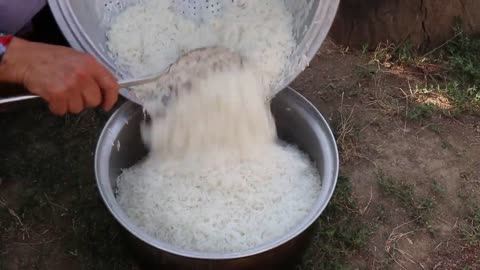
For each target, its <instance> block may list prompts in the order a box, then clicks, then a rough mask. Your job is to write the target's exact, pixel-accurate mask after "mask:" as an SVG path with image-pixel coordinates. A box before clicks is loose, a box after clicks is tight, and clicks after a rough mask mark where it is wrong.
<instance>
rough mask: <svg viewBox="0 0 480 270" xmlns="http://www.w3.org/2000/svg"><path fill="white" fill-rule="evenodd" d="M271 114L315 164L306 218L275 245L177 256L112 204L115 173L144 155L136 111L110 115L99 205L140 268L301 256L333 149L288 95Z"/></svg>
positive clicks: (264, 265) (230, 265) (232, 265)
mask: <svg viewBox="0 0 480 270" xmlns="http://www.w3.org/2000/svg"><path fill="white" fill-rule="evenodd" d="M271 108H272V112H273V115H274V118H275V122H276V125H277V129H278V134H279V136H280V138H281V139H283V140H285V141H287V142H290V143H293V144H296V145H298V146H299V147H300V149H302V150H303V151H305V152H306V153H307V154H308V155H309V156H310V157H311V159H312V160H313V161H314V162H315V164H316V166H317V168H318V170H319V172H320V176H321V180H322V189H321V192H320V194H319V196H318V200H317V202H316V203H315V205H314V207H313V208H312V211H311V213H310V214H309V215H308V216H307V217H305V219H304V220H303V222H302V223H301V224H298V226H297V227H296V228H294V229H293V230H291V231H290V232H288V233H287V234H285V235H284V236H283V237H282V238H281V239H277V240H276V241H274V242H271V243H267V244H264V245H262V246H259V247H256V248H253V249H250V250H246V251H244V252H238V253H231V254H204V253H200V252H191V251H185V250H181V249H179V248H176V247H174V246H172V245H169V244H168V243H164V242H162V241H158V240H156V239H154V238H152V237H150V236H149V235H147V234H146V233H145V232H143V231H142V230H141V229H140V228H138V227H137V226H136V225H134V224H133V223H132V222H131V221H130V220H129V218H128V217H127V216H126V214H125V213H124V212H123V210H122V209H121V208H120V206H119V205H118V203H117V201H116V200H115V189H116V179H117V177H118V175H119V174H120V173H121V169H123V168H128V167H131V166H132V165H134V164H135V163H137V162H138V161H139V160H140V159H142V158H143V157H144V156H145V155H146V154H147V149H146V148H145V146H144V145H143V143H142V140H141V136H140V128H139V126H140V123H141V122H142V121H143V119H144V113H143V110H142V108H141V107H140V106H138V105H136V104H134V103H130V102H128V103H126V104H124V105H123V106H122V107H120V108H119V109H118V110H117V111H116V112H115V113H114V115H113V116H112V117H111V119H110V120H109V121H108V123H107V125H106V126H105V128H104V130H103V132H102V134H101V136H100V140H99V142H98V145H97V150H96V154H95V174H96V178H97V185H98V189H99V191H100V193H101V196H102V198H103V201H104V202H105V205H106V206H107V208H108V209H109V210H110V212H111V213H112V215H113V216H114V217H115V219H116V220H117V221H118V222H119V223H120V224H121V225H122V226H123V228H125V230H126V231H127V232H128V234H129V235H130V236H131V237H130V238H131V240H132V241H131V244H132V247H134V248H133V250H134V251H135V252H136V253H137V254H138V255H139V256H140V257H141V258H142V259H141V261H142V262H145V263H148V265H149V266H150V267H151V266H152V265H153V266H155V267H158V268H159V269H182V270H184V269H219V270H220V269H221V270H230V269H235V270H236V269H242V270H243V269H248V270H250V269H262V270H263V269H280V268H282V266H285V265H287V264H286V263H287V261H291V260H292V259H293V258H296V257H297V256H296V255H298V253H300V252H301V251H303V248H304V247H305V245H306V243H308V239H309V233H308V232H309V228H310V227H311V225H312V224H313V223H314V222H315V220H316V219H317V218H318V217H319V216H320V214H321V213H322V212H323V210H324V209H325V207H326V206H327V204H328V202H329V200H330V198H331V196H332V194H333V192H334V189H335V185H336V181H337V176H338V167H339V159H338V151H337V146H336V143H335V139H334V137H333V135H332V132H331V130H330V128H329V126H328V124H327V122H326V121H325V119H324V118H323V117H322V115H321V114H320V113H319V112H318V110H317V109H316V108H315V107H314V106H313V105H312V104H311V103H310V102H309V101H308V100H306V99H305V98H304V97H303V96H301V95H300V94H298V93H297V92H295V91H294V90H292V89H286V90H283V91H281V92H280V93H279V94H278V95H277V96H276V97H275V98H274V99H273V101H272V106H271ZM234 214H235V213H232V215H234ZM148 269H151V268H148Z"/></svg>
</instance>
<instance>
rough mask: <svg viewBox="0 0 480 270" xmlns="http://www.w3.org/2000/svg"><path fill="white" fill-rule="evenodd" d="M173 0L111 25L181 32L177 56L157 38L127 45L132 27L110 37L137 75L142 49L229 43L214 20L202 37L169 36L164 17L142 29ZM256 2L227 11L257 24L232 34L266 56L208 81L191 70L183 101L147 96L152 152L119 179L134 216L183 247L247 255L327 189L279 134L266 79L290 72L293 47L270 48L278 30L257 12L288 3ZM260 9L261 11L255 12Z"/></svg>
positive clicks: (152, 58)
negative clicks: (286, 64)
mask: <svg viewBox="0 0 480 270" xmlns="http://www.w3.org/2000/svg"><path fill="white" fill-rule="evenodd" d="M165 2H167V1H153V0H152V1H147V2H146V5H147V6H134V7H131V8H130V9H127V10H126V11H125V13H124V14H121V15H120V16H119V18H117V20H116V23H114V25H113V26H112V32H115V31H116V30H115V29H117V30H118V29H120V28H123V29H126V26H129V27H130V28H131V29H136V30H137V31H140V32H142V33H143V34H140V35H144V36H145V37H147V36H148V37H154V36H159V37H161V36H163V35H164V33H169V34H168V35H167V36H169V35H172V36H175V38H176V39H175V40H173V41H171V43H169V45H168V46H171V51H169V53H170V54H166V53H165V52H164V51H163V52H162V46H163V45H161V46H159V45H158V44H157V43H155V42H153V43H151V44H150V45H148V46H144V45H143V44H140V43H138V44H137V43H135V42H129V41H128V40H131V39H132V37H126V35H128V33H123V34H121V33H119V32H118V33H116V34H112V35H110V37H111V38H112V37H113V38H112V39H111V44H110V47H111V48H117V50H115V49H113V51H114V52H116V53H118V56H119V58H120V60H119V61H124V63H125V64H127V63H131V64H132V65H131V68H132V71H133V72H144V71H145V68H144V67H143V66H142V65H144V63H142V62H141V61H139V59H140V58H142V57H140V56H139V52H142V54H144V55H145V51H146V50H149V52H148V53H147V55H148V57H143V61H144V62H145V63H146V66H149V67H152V66H154V65H158V66H160V65H161V63H160V62H162V63H167V62H169V61H171V60H172V59H175V58H176V57H178V52H179V51H181V50H189V49H190V48H193V47H197V45H198V46H199V45H201V44H202V43H203V44H204V45H218V43H219V42H220V40H221V39H217V38H218V37H216V36H219V35H220V33H217V32H216V31H215V28H213V27H214V26H209V27H210V28H208V27H205V29H202V30H201V31H203V32H202V35H199V36H196V38H190V37H184V35H186V36H188V35H189V34H190V33H193V32H194V31H193V32H189V31H187V30H185V32H181V35H180V32H178V33H176V34H175V35H173V34H171V33H170V32H169V31H171V29H169V27H168V25H169V24H164V23H166V22H163V23H162V24H155V25H154V26H155V27H156V28H155V27H154V26H152V25H150V26H149V27H145V26H143V23H153V21H158V20H160V21H162V20H166V19H165V17H163V16H166V15H167V14H163V13H161V14H159V13H160V12H165V11H161V10H160V7H163V8H166V6H162V5H165V4H164V3H165ZM245 2H249V1H245ZM258 3H262V4H259V5H253V6H255V7H258V8H259V9H261V8H264V10H263V11H262V12H260V11H258V10H257V9H255V8H253V9H250V10H249V9H247V11H245V10H243V9H241V10H232V11H230V12H231V14H230V15H229V16H230V17H235V16H236V15H238V16H240V18H238V21H239V23H243V24H244V28H245V29H249V30H248V31H245V33H244V34H243V35H254V34H253V33H249V32H252V29H255V31H259V32H260V33H262V34H261V35H258V36H255V37H254V38H253V37H252V38H253V39H251V40H249V41H248V42H246V41H243V39H239V38H238V35H239V32H238V31H236V32H231V35H232V36H231V37H229V39H230V40H236V41H238V42H237V43H242V42H244V44H243V45H238V47H237V49H238V50H241V49H242V48H247V47H249V48H250V49H251V50H252V55H254V54H255V50H257V51H256V53H257V55H256V57H257V56H258V59H255V57H253V58H252V57H251V58H250V60H252V61H248V62H247V63H245V65H243V66H242V67H237V68H232V69H229V70H222V71H215V72H214V71H211V72H210V74H209V76H207V77H206V78H191V77H189V79H190V80H191V84H190V86H191V89H189V91H182V89H180V90H179V91H178V94H179V96H178V98H177V99H176V100H175V102H170V103H169V104H168V106H167V108H166V110H160V111H161V113H159V110H158V107H161V106H159V104H160V103H161V100H159V99H154V100H149V101H148V102H147V104H146V106H145V108H146V110H147V111H148V112H149V113H150V114H151V115H152V122H151V125H149V126H145V127H144V128H143V129H142V135H143V137H144V139H145V141H146V143H147V144H148V145H149V147H150V150H151V151H150V153H149V155H148V156H147V157H146V159H145V160H143V161H142V162H140V163H139V164H137V165H135V166H133V167H132V168H129V169H126V170H125V171H124V172H123V173H122V174H121V175H120V176H119V178H118V180H117V184H118V185H117V186H118V191H117V200H118V202H119V204H120V206H121V207H122V208H123V209H124V211H125V212H126V214H127V215H128V216H129V217H130V218H131V219H132V221H133V222H135V223H136V224H137V225H138V226H139V227H140V228H142V229H143V230H145V231H146V232H147V233H149V234H150V235H152V236H153V237H155V238H156V239H158V240H161V241H165V242H167V243H170V244H172V245H175V246H177V247H179V248H182V249H185V250H192V251H200V252H214V253H228V252H239V251H243V250H246V249H249V248H254V247H257V246H259V245H262V244H264V243H267V242H270V241H273V240H276V239H278V238H279V237H281V236H283V235H285V234H286V233H287V232H288V231H289V230H291V229H292V228H293V227H295V226H296V225H298V224H299V223H300V222H302V220H304V219H305V217H306V216H307V215H308V213H310V211H311V209H312V207H313V205H314V203H315V201H316V199H317V198H318V194H319V192H320V188H321V184H320V181H319V175H318V172H317V171H316V169H315V167H314V166H313V165H312V164H311V162H310V161H309V160H308V158H307V157H306V156H305V155H304V154H302V153H301V152H300V151H299V150H298V149H297V148H295V147H293V146H288V145H285V144H282V143H280V142H279V141H278V139H277V134H276V131H275V125H274V123H273V117H272V115H271V112H270V110H269V104H268V100H269V98H270V97H271V94H272V93H270V92H269V91H268V89H269V87H268V86H267V84H265V78H270V79H271V80H273V79H272V78H275V77H276V76H278V74H279V72H281V69H282V68H278V67H279V66H280V67H281V66H282V65H281V64H280V63H283V61H284V59H283V57H284V56H285V55H287V53H286V52H287V51H288V50H290V49H289V48H287V47H288V46H287V47H286V46H285V44H286V43H281V42H279V43H275V44H269V45H268V46H267V45H265V44H268V43H269V41H272V37H271V34H268V35H267V34H266V33H265V31H267V30H265V29H263V28H262V27H264V26H263V24H262V23H265V21H264V20H266V18H265V17H260V18H259V17H258V16H260V15H259V14H264V13H268V14H270V13H279V14H283V13H284V12H285V8H284V7H283V4H281V3H282V2H281V1H258ZM152 10H153V11H152ZM254 11H255V12H259V14H250V13H253V12H254ZM125 14H127V15H125ZM242 14H243V15H242ZM134 15H135V16H134ZM241 15H242V16H244V17H241ZM142 16H143V18H142ZM145 16H146V17H145ZM139 17H140V18H139ZM160 17H163V18H160ZM133 18H134V19H133ZM279 18H280V19H278V18H277V19H276V20H275V23H278V24H279V25H277V24H274V23H273V22H272V20H273V17H272V18H270V21H269V22H267V23H266V25H267V26H268V27H274V26H276V27H278V29H282V28H283V30H282V31H286V30H285V29H288V28H287V27H283V26H282V24H283V23H282V21H283V20H285V16H284V15H283V17H279ZM248 19H249V20H248ZM169 20H174V21H178V20H180V21H181V20H182V19H180V18H178V17H175V18H172V17H170V19H169ZM287 21H288V20H287ZM176 23H177V24H178V25H183V26H181V27H180V28H182V29H183V27H186V25H187V22H176ZM218 23H219V24H220V25H221V24H222V23H221V22H218ZM229 23H231V22H229ZM223 24H226V22H223ZM119 25H123V26H119ZM160 26H162V27H163V28H162V27H160ZM218 27H227V26H226V25H223V26H218ZM228 27H230V28H232V29H235V26H228ZM127 28H128V27H127ZM259 28H260V29H259ZM274 28H275V27H274ZM276 29H277V28H276ZM147 30H148V31H149V32H148V31H147ZM197 30H198V29H197ZM237 30H238V29H237ZM158 31H160V32H158ZM182 31H183V30H182ZM223 31H224V30H221V31H219V32H223ZM232 31H233V30H232ZM255 31H253V32H255ZM247 33H248V34H247ZM287 33H288V32H287ZM122 35H125V36H122ZM282 35H287V34H285V33H284V34H282ZM288 35H289V38H291V34H288ZM288 35H287V36H288ZM279 36H280V35H279ZM210 37H211V39H210ZM213 37H215V38H213ZM235 37H236V38H235ZM289 38H287V39H289ZM197 39H198V40H197ZM122 40H123V41H125V42H126V43H122V42H121V41H122ZM273 40H275V37H273ZM283 40H284V39H283ZM157 41H158V40H157ZM284 41H285V40H284ZM189 42H190V43H193V45H192V44H190V43H189ZM209 42H210V43H211V44H210V43H209ZM118 43H122V44H118ZM207 43H208V44H207ZM287 43H288V42H287ZM222 45H223V44H222ZM230 45H232V46H233V45H234V44H233V43H231V44H230ZM247 45H248V46H247ZM155 46H157V47H155ZM168 46H167V47H168ZM262 46H263V47H262ZM227 47H228V46H227ZM259 47H261V50H260V49H259ZM118 48H121V49H118ZM157 49H158V51H157ZM262 50H263V51H262ZM284 52H285V53H284ZM245 53H247V51H245ZM162 55H163V56H162ZM139 57H140V58H139ZM162 57H163V58H162ZM167 58H169V60H165V59H167ZM267 58H271V59H267ZM147 59H148V60H147ZM175 60H176V59H175ZM175 60H174V61H175ZM253 60H254V61H253ZM272 74H277V75H272ZM186 76H188V74H187V75H186ZM175 78H176V77H175ZM164 83H165V82H160V83H159V85H160V84H164ZM154 89H155V88H154V87H153V88H151V89H150V91H153V90H154ZM147 95H150V94H148V93H147Z"/></svg>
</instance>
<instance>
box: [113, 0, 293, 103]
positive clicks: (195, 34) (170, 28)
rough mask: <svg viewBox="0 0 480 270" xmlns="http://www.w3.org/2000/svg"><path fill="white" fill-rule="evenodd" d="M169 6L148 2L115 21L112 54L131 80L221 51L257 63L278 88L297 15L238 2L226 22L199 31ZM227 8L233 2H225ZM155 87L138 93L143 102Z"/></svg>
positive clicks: (273, 5) (280, 6) (267, 2)
mask: <svg viewBox="0 0 480 270" xmlns="http://www.w3.org/2000/svg"><path fill="white" fill-rule="evenodd" d="M170 2H171V1H168V0H161V1H160V0H144V1H141V3H140V4H137V5H134V6H131V7H128V8H127V9H126V10H125V11H123V12H122V13H120V14H119V15H118V16H117V17H116V18H114V20H113V23H112V26H111V29H110V31H108V33H107V35H108V44H107V45H108V48H109V50H110V52H111V54H112V55H113V58H114V59H116V64H117V65H118V66H120V67H123V68H124V69H126V70H128V71H129V72H130V73H131V75H130V76H141V75H145V74H151V73H154V72H159V71H162V70H163V69H165V68H166V67H168V65H170V64H172V63H174V62H175V61H176V60H177V59H178V57H179V56H181V55H183V54H184V53H186V52H189V51H191V50H193V49H196V48H201V47H210V46H222V47H226V48H229V49H232V50H234V51H236V52H238V53H240V54H241V55H243V56H245V57H248V58H250V59H252V60H254V63H255V64H257V65H258V69H259V70H260V72H261V74H262V80H264V81H265V82H266V83H270V84H271V85H275V84H276V83H278V81H279V79H280V78H281V77H282V73H283V72H284V71H285V70H286V69H287V68H289V67H288V66H289V60H288V57H289V56H290V55H291V54H292V52H293V50H294V48H295V40H294V38H293V25H292V21H293V18H292V15H291V14H290V13H289V12H288V11H287V9H286V7H285V5H284V3H283V1H281V0H273V1H272V0H260V1H258V0H241V1H240V0H236V1H232V4H228V3H227V4H225V9H224V10H223V12H222V13H221V16H218V17H214V18H212V19H210V20H207V21H206V22H205V23H202V24H200V25H196V24H195V22H194V21H192V20H190V19H187V18H186V17H184V16H182V15H181V14H180V15H179V14H177V13H176V12H175V11H174V10H173V9H172V8H171V7H170ZM226 2H228V1H226ZM156 89H157V86H156V85H155V84H151V85H148V86H146V87H139V88H138V89H136V91H135V94H137V95H138V96H139V97H140V98H142V97H144V96H149V92H151V91H155V90H156Z"/></svg>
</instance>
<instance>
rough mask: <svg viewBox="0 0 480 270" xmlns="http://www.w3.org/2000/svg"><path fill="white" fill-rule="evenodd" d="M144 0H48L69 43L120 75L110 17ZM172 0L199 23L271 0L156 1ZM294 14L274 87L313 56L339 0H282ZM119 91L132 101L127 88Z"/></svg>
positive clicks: (180, 11) (178, 10)
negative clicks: (290, 42) (110, 40)
mask: <svg viewBox="0 0 480 270" xmlns="http://www.w3.org/2000/svg"><path fill="white" fill-rule="evenodd" d="M141 1H143V0H82V1H79V0H49V1H48V2H49V5H50V8H51V10H52V12H53V14H54V16H55V19H56V20H57V23H58V24H59V26H60V28H61V30H62V32H63V34H64V35H65V37H66V38H67V40H68V41H69V42H70V44H71V45H72V46H73V47H74V48H76V49H79V50H82V51H85V52H88V53H90V54H92V55H93V56H95V57H96V58H97V59H99V60H100V61H101V62H102V63H103V64H104V65H105V66H106V67H107V68H109V69H110V70H111V71H112V72H114V73H116V74H117V75H118V76H119V77H120V78H124V77H126V76H127V75H126V72H123V71H122V70H121V69H120V68H119V67H117V66H116V65H115V61H114V59H112V57H111V56H110V55H109V53H108V50H107V45H106V44H107V36H106V33H107V31H108V29H109V26H110V23H111V20H112V18H114V17H115V16H116V15H117V14H119V13H120V12H121V11H123V10H124V9H125V8H126V7H128V6H130V5H133V4H136V3H138V2H141ZM158 1H171V8H172V9H173V10H174V11H175V12H176V13H177V14H179V15H181V16H186V17H187V18H189V19H191V20H192V21H194V22H195V23H197V24H201V23H203V22H205V21H208V20H209V19H211V18H213V17H215V16H222V14H223V10H225V9H226V7H228V5H238V6H240V7H242V5H246V4H255V1H271V0H158ZM281 1H284V2H285V5H286V7H287V9H288V11H289V12H290V13H292V15H293V34H294V38H295V40H296V47H295V50H294V52H293V53H292V55H291V56H290V57H289V61H290V67H289V69H288V72H286V73H285V74H284V77H283V78H282V79H281V81H280V83H279V84H278V86H277V88H278V89H276V90H281V89H283V88H285V87H286V86H288V84H289V83H290V82H292V81H293V80H294V79H295V78H296V77H297V76H298V75H299V74H300V72H302V71H303V69H304V68H305V67H306V66H307V65H308V63H309V62H310V60H311V59H312V58H313V57H314V56H315V54H316V52H317V51H318V49H319V48H320V45H321V43H322V42H323V40H324V39H325V37H326V35H327V33H328V31H329V29H330V27H331V24H332V22H333V19H334V17H335V13H336V10H337V7H338V3H339V0H281ZM121 94H122V95H123V96H125V97H127V98H128V99H131V100H134V101H135V99H136V98H135V97H134V96H133V95H130V93H129V91H128V90H126V89H124V90H122V91H121Z"/></svg>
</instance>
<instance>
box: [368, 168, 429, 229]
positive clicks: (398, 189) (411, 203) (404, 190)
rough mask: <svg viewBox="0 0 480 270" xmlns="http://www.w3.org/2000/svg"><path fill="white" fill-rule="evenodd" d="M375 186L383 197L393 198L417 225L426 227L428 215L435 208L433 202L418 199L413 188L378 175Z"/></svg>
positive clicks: (421, 198) (423, 198)
mask: <svg viewBox="0 0 480 270" xmlns="http://www.w3.org/2000/svg"><path fill="white" fill-rule="evenodd" d="M377 184H378V187H379V189H380V191H381V192H382V193H383V195H386V196H388V197H391V198H393V199H394V200H395V201H397V202H398V203H399V204H400V206H401V207H402V208H403V209H404V210H405V211H406V212H407V213H408V214H409V215H410V218H412V219H417V223H420V224H421V225H427V224H428V222H429V219H430V215H431V213H432V211H433V209H434V208H435V201H434V200H433V199H432V198H430V197H419V196H417V195H416V194H415V187H414V186H413V185H411V184H407V183H404V182H401V181H398V180H396V179H394V178H392V177H389V176H387V175H385V174H384V173H383V172H379V173H378V178H377Z"/></svg>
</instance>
